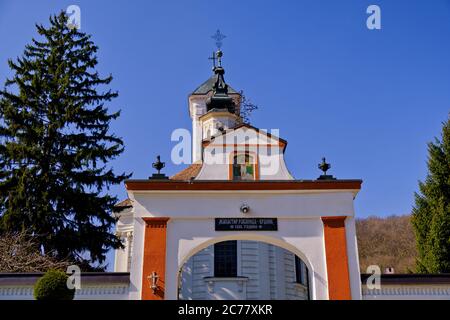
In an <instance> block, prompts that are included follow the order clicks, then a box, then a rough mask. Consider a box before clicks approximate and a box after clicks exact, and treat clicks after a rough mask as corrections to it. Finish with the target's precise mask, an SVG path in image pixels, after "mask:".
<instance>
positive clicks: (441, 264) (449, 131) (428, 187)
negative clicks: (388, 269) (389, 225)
mask: <svg viewBox="0 0 450 320" xmlns="http://www.w3.org/2000/svg"><path fill="white" fill-rule="evenodd" d="M428 152H429V156H428V176H427V177H426V180H425V182H419V189H420V193H419V194H417V193H416V194H415V202H416V203H415V207H414V208H413V217H412V223H413V226H414V229H415V234H416V241H417V249H418V253H419V258H418V260H417V271H418V272H420V273H450V119H447V122H445V123H444V124H443V129H442V138H441V139H440V140H439V139H435V141H434V143H433V142H432V143H429V144H428Z"/></svg>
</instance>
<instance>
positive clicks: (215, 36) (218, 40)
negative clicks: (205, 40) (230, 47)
mask: <svg viewBox="0 0 450 320" xmlns="http://www.w3.org/2000/svg"><path fill="white" fill-rule="evenodd" d="M226 37H227V36H226V35H224V34H223V33H221V32H220V30H219V29H217V31H216V33H215V34H213V35H212V36H211V38H213V39H214V40H216V46H217V48H218V49H219V50H220V48H221V47H222V40H223V39H225V38H226Z"/></svg>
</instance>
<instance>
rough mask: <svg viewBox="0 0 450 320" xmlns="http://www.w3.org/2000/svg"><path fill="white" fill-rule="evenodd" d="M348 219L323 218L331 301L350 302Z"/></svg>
mask: <svg viewBox="0 0 450 320" xmlns="http://www.w3.org/2000/svg"><path fill="white" fill-rule="evenodd" d="M345 218H346V217H322V221H323V227H324V237H325V252H326V261H327V273H328V296H329V299H330V300H350V299H351V298H352V296H351V291H350V275H349V271H348V256H347V240H346V235H345Z"/></svg>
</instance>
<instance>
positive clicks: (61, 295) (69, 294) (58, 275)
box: [34, 270, 75, 300]
mask: <svg viewBox="0 0 450 320" xmlns="http://www.w3.org/2000/svg"><path fill="white" fill-rule="evenodd" d="M67 279H68V276H67V274H65V273H64V272H63V271H58V270H49V271H47V272H46V273H45V274H44V276H43V277H41V278H40V279H39V280H38V281H37V282H36V284H35V285H34V297H35V299H36V300H73V298H74V295H75V289H69V288H67Z"/></svg>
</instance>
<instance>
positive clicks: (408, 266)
mask: <svg viewBox="0 0 450 320" xmlns="http://www.w3.org/2000/svg"><path fill="white" fill-rule="evenodd" d="M356 233H357V237H358V249H359V265H360V268H361V273H365V272H366V269H367V267H368V266H369V265H378V266H379V267H380V268H381V272H383V273H384V270H385V268H387V267H393V268H394V269H395V273H410V272H414V271H415V259H416V256H417V250H416V242H415V241H416V240H415V237H414V231H413V228H412V225H411V217H410V216H409V215H406V216H390V217H386V218H379V217H369V218H366V219H357V220H356Z"/></svg>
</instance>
